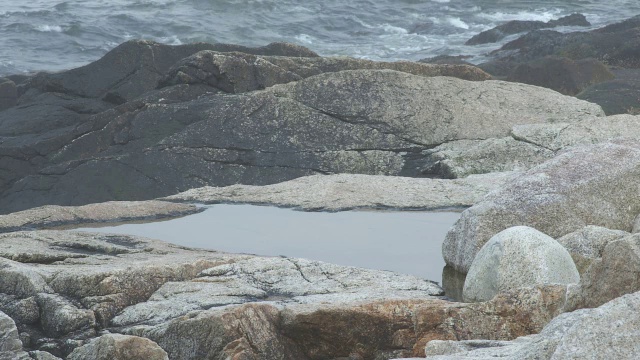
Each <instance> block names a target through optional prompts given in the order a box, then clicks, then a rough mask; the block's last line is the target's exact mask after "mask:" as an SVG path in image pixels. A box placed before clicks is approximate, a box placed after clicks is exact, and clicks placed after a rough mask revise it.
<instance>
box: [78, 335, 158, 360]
mask: <svg viewBox="0 0 640 360" xmlns="http://www.w3.org/2000/svg"><path fill="white" fill-rule="evenodd" d="M83 359H93V360H141V359H144V360H169V357H168V356H167V353H166V352H165V351H164V350H162V348H161V347H160V346H158V344H156V343H154V342H153V341H151V340H149V339H145V338H140V337H137V336H128V335H120V334H107V335H102V336H100V337H99V338H96V339H94V340H91V341H90V342H89V343H88V344H86V345H83V346H81V347H79V348H76V349H75V350H73V352H72V353H71V354H69V356H68V357H67V360H83Z"/></svg>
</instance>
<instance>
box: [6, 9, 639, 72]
mask: <svg viewBox="0 0 640 360" xmlns="http://www.w3.org/2000/svg"><path fill="white" fill-rule="evenodd" d="M574 12H580V13H583V14H585V15H586V16H587V19H588V20H589V21H590V22H591V23H592V24H593V25H594V27H598V26H602V25H604V24H608V23H612V22H616V21H619V20H621V19H625V18H628V17H630V16H633V15H637V14H640V1H637V0H610V1H601V0H576V1H566V0H536V1H532V0H374V1H372V0H351V1H343V0H322V1H317V0H100V1H98V0H68V1H60V0H30V1H18V0H0V75H6V74H14V73H23V72H33V71H41V70H45V71H56V70H63V69H69V68H73V67H77V66H81V65H84V64H87V63H89V62H91V61H94V60H96V59H98V58H99V57H101V56H102V55H104V54H105V53H106V52H107V51H109V50H110V49H112V48H113V47H115V46H116V45H118V44H120V43H122V42H124V41H126V40H129V39H139V38H143V39H151V40H156V41H159V42H162V43H167V44H183V43H189V42H198V41H204V42H223V43H235V44H242V45H248V46H260V45H265V44H267V43H270V42H273V41H287V42H293V43H297V44H300V45H304V46H307V47H309V48H311V49H312V50H314V51H316V52H318V53H319V54H321V55H324V56H331V55H348V56H355V57H360V58H368V59H373V60H418V59H421V58H425V57H431V56H435V55H442V54H448V55H457V54H468V55H476V56H480V55H482V54H484V53H486V52H488V51H490V50H492V49H494V48H496V47H497V46H498V45H495V44H493V45H485V46H473V47H471V46H465V45H463V44H464V42H465V41H466V40H467V39H469V38H470V37H471V36H473V35H475V34H477V33H479V32H481V31H483V30H487V29H490V28H492V27H494V26H496V25H498V24H500V23H502V22H505V21H508V20H543V21H547V20H550V19H554V18H558V17H560V16H564V15H569V14H571V13H574ZM560 30H561V31H569V30H576V29H560ZM478 59H481V57H478Z"/></svg>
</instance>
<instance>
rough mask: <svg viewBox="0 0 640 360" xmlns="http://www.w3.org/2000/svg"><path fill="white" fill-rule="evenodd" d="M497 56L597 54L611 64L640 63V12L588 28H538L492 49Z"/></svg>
mask: <svg viewBox="0 0 640 360" xmlns="http://www.w3.org/2000/svg"><path fill="white" fill-rule="evenodd" d="M491 54H492V55H493V56H494V57H495V59H496V60H500V61H509V62H512V63H526V62H529V61H532V60H536V59H539V58H542V57H544V56H547V55H558V56H564V57H568V58H570V59H573V60H578V59H585V58H595V59H597V60H599V61H602V62H603V63H605V64H607V65H609V66H620V67H624V68H638V67H640V16H637V17H634V18H631V19H628V20H625V21H623V22H620V23H617V24H612V25H608V26H605V27H603V28H600V29H596V30H592V31H588V32H571V33H560V32H557V31H552V30H534V31H532V32H530V33H528V34H526V35H524V36H522V37H520V38H518V39H516V40H513V41H511V42H509V43H507V44H505V45H504V46H503V47H502V48H500V49H499V50H496V51H494V52H492V53H491Z"/></svg>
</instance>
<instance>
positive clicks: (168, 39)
mask: <svg viewBox="0 0 640 360" xmlns="http://www.w3.org/2000/svg"><path fill="white" fill-rule="evenodd" d="M158 41H159V42H161V43H163V44H167V45H182V40H180V39H179V38H178V37H177V36H176V35H171V36H165V37H160V38H158Z"/></svg>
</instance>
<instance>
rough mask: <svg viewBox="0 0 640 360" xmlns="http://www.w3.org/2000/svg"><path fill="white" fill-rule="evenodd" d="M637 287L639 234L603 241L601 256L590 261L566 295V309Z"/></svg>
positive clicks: (600, 301)
mask: <svg viewBox="0 0 640 360" xmlns="http://www.w3.org/2000/svg"><path fill="white" fill-rule="evenodd" d="M637 291H640V235H637V234H635V235H630V236H627V237H624V238H622V239H620V240H614V241H611V242H609V243H608V244H606V246H604V249H603V250H602V255H601V258H598V259H595V260H592V261H591V265H590V266H589V268H587V270H586V271H585V272H584V273H583V275H582V279H581V282H580V284H579V286H577V287H573V288H572V291H571V292H570V296H569V305H568V307H569V309H575V308H583V307H596V306H600V305H602V304H604V303H605V302H607V301H609V300H612V299H615V298H617V297H619V296H622V295H624V294H630V293H634V292H637Z"/></svg>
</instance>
